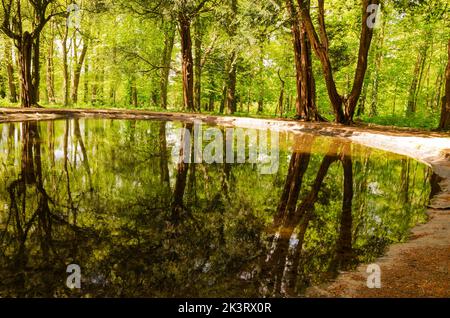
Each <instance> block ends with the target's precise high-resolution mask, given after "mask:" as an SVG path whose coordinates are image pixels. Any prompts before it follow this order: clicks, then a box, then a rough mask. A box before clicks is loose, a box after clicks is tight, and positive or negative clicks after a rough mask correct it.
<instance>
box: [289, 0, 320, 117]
mask: <svg viewBox="0 0 450 318" xmlns="http://www.w3.org/2000/svg"><path fill="white" fill-rule="evenodd" d="M306 5H307V6H308V10H309V1H308V3H307V4H306ZM286 8H287V10H288V13H289V17H290V20H291V32H292V42H293V45H294V59H295V70H296V89H297V103H296V104H297V117H298V118H304V119H306V120H314V121H320V120H323V118H322V117H321V116H320V115H319V113H318V111H317V107H316V85H315V79H314V74H313V70H312V57H311V44H310V42H309V40H308V38H307V33H306V26H305V22H304V21H303V19H301V17H300V16H299V12H298V9H297V7H296V5H295V4H294V2H293V0H286ZM321 9H323V7H322V8H321Z"/></svg>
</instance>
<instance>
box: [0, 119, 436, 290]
mask: <svg viewBox="0 0 450 318" xmlns="http://www.w3.org/2000/svg"><path fill="white" fill-rule="evenodd" d="M208 131H209V133H208ZM230 131H231V132H230ZM220 132H223V134H222V136H228V137H230V136H233V135H232V130H230V129H228V130H226V129H225V128H223V127H209V126H206V125H204V126H199V125H198V124H197V125H193V124H183V123H178V122H158V121H123V120H100V119H68V120H59V121H48V122H47V121H44V122H25V123H6V124H1V125H0V133H1V137H0V156H1V157H0V162H1V167H0V179H1V182H0V281H1V284H0V296H1V297H261V296H265V297H298V296H302V295H303V294H304V292H305V289H306V288H308V287H310V286H314V285H318V284H321V283H323V282H326V281H328V280H330V279H333V278H334V277H336V276H337V274H338V273H339V271H342V270H350V269H352V268H355V267H356V266H357V265H358V264H360V263H367V264H369V263H370V262H373V261H374V260H375V259H376V258H377V257H379V256H381V255H382V254H383V253H384V251H385V250H386V248H387V247H388V246H389V245H390V244H393V243H397V242H402V241H405V240H407V239H408V236H409V232H410V229H411V228H412V227H414V226H415V225H417V224H419V223H423V222H426V221H427V216H426V207H427V205H428V203H429V200H430V196H432V192H433V191H432V187H431V184H432V182H431V180H432V178H433V173H432V171H431V169H430V168H428V167H427V166H425V165H423V164H420V163H418V162H416V161H414V160H412V159H408V158H406V157H402V156H398V155H394V154H390V153H386V152H383V151H379V150H376V149H371V148H366V147H363V146H361V145H358V144H352V143H350V142H348V141H346V140H345V139H338V138H325V137H317V136H313V135H307V134H305V135H297V134H290V133H276V132H270V133H267V132H263V131H245V132H244V133H245V134H246V135H247V138H245V136H244V138H243V139H242V140H243V141H244V144H242V143H241V146H242V145H244V147H243V148H239V143H238V142H237V141H236V140H237V139H233V138H231V139H230V140H234V141H235V142H234V143H231V144H230V143H229V142H227V141H226V140H225V141H222V142H218V143H216V144H215V145H216V146H217V145H219V146H217V147H214V145H212V146H211V142H212V141H213V140H214V138H213V137H211V136H213V135H214V136H215V137H217V138H218V137H220V135H221V134H220ZM234 133H235V135H236V136H237V135H238V132H237V131H236V130H235V131H234ZM241 133H242V131H241ZM252 134H256V138H253V137H254V136H253V135H252ZM199 136H201V137H202V139H203V140H200V139H199ZM252 136H253V137H252ZM188 137H190V138H188ZM217 138H216V139H217ZM217 140H218V139H217ZM242 140H241V141H242ZM265 142H267V145H269V144H270V145H276V147H273V148H270V147H269V148H270V149H269V148H268V149H269V150H268V149H265V150H267V151H266V152H265V153H263V152H262V150H264V149H263V148H264V147H261V145H262V144H264V143H265ZM220 147H222V149H223V152H221V151H220V149H219V148H220ZM242 151H243V152H244V153H242ZM221 156H223V157H224V158H225V159H224V160H222V162H220V160H219V159H220V157H221ZM252 156H253V158H252ZM197 157H198V158H197ZM262 157H265V158H262ZM230 158H231V159H234V160H229V159H230ZM238 158H240V159H241V160H238ZM197 159H198V160H197ZM214 159H215V161H214ZM272 159H273V160H272ZM268 163H269V167H270V168H271V169H263V168H264V164H265V165H266V168H267V164H268ZM70 264H76V265H78V266H79V268H80V270H81V288H80V289H73V290H72V289H69V288H68V287H67V285H66V283H67V278H68V277H69V275H71V273H70V272H69V273H68V272H67V268H68V266H69V265H70Z"/></svg>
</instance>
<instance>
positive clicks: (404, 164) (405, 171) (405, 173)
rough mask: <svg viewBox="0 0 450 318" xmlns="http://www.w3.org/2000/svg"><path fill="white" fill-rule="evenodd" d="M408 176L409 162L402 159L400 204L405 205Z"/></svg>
mask: <svg viewBox="0 0 450 318" xmlns="http://www.w3.org/2000/svg"><path fill="white" fill-rule="evenodd" d="M409 174H410V160H409V159H402V171H401V179H400V181H401V192H400V197H401V198H402V202H403V204H405V205H408V204H409Z"/></svg>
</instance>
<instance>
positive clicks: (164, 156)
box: [159, 122, 170, 190]
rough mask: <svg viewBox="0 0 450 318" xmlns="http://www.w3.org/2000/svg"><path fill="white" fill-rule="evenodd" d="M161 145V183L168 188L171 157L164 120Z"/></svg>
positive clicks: (160, 127)
mask: <svg viewBox="0 0 450 318" xmlns="http://www.w3.org/2000/svg"><path fill="white" fill-rule="evenodd" d="M159 147H160V152H161V161H160V170H161V184H163V185H164V186H165V187H166V189H167V190H169V189H170V176H169V167H168V164H169V158H168V153H167V140H166V123H165V122H162V123H160V126H159Z"/></svg>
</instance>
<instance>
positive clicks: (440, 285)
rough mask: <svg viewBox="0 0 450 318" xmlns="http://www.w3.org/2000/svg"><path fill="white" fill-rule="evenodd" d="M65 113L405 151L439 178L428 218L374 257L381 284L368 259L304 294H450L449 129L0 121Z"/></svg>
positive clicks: (257, 122)
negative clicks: (371, 280) (375, 284)
mask: <svg viewBox="0 0 450 318" xmlns="http://www.w3.org/2000/svg"><path fill="white" fill-rule="evenodd" d="M67 117H89V118H93V117H94V118H96V117H99V118H112V119H136V120H139V119H143V120H148V119H160V120H179V121H194V120H201V121H203V122H204V123H211V124H218V125H224V126H239V127H242V128H257V129H258V128H260V129H267V128H269V129H272V130H278V131H290V132H293V133H305V132H307V133H314V134H318V135H323V136H333V137H341V138H346V139H350V140H352V141H353V142H355V143H359V144H363V145H365V146H368V147H374V148H378V149H382V150H386V151H390V152H394V153H397V154H401V155H405V156H409V157H411V158H414V159H416V160H419V161H421V162H423V163H425V164H427V165H429V166H430V167H432V168H433V170H434V172H435V173H436V174H437V175H439V176H440V177H441V178H442V182H441V183H440V187H441V189H442V191H441V193H440V194H439V195H438V196H436V197H435V198H434V200H433V202H432V204H431V206H430V209H429V211H428V214H429V215H430V221H429V222H428V223H426V224H423V225H420V226H417V227H416V228H414V229H413V230H412V233H411V239H410V240H409V241H408V242H407V243H404V244H395V245H393V246H391V247H390V248H389V250H388V251H387V253H386V255H385V256H384V257H382V258H380V259H378V260H376V261H375V262H374V263H375V264H378V265H379V266H380V267H381V271H382V278H381V280H382V288H381V289H369V288H368V287H367V285H366V281H367V276H368V274H366V269H367V265H368V264H365V265H361V266H359V267H358V269H357V270H355V271H353V272H348V273H342V274H341V275H340V276H339V277H338V278H337V279H336V280H335V281H334V282H331V283H328V284H325V285H323V286H319V287H315V288H311V289H310V290H308V292H307V295H308V296H309V297H368V298H371V297H388V298H392V297H447V298H448V297H450V135H448V134H442V133H434V132H423V131H418V130H413V129H397V128H392V127H390V128H388V127H380V126H364V125H356V126H353V127H344V126H340V125H334V124H311V123H302V122H296V121H289V120H269V119H252V118H236V117H216V116H208V115H200V114H183V113H155V112H148V111H129V110H85V109H83V110H77V109H70V110H62V109H27V110H23V109H17V108H16V109H10V108H0V123H2V122H12V121H25V120H46V119H58V118H67Z"/></svg>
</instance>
